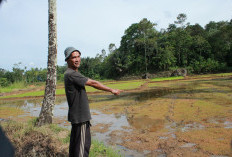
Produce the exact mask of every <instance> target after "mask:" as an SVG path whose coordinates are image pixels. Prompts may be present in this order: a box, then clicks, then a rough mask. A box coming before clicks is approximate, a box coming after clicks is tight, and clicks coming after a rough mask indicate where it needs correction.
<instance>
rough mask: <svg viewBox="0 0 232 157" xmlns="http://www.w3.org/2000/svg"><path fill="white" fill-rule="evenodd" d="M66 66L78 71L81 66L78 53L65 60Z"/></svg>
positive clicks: (75, 52)
mask: <svg viewBox="0 0 232 157" xmlns="http://www.w3.org/2000/svg"><path fill="white" fill-rule="evenodd" d="M67 63H68V66H69V67H72V68H73V69H78V68H79V67H80V64H81V55H80V53H79V52H77V51H74V52H73V53H72V54H71V55H70V57H69V59H68V60H67Z"/></svg>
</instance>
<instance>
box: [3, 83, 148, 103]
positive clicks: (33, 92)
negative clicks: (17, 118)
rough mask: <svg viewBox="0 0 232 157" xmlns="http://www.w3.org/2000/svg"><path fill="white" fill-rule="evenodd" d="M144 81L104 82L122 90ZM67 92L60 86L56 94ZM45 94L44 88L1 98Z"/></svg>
mask: <svg viewBox="0 0 232 157" xmlns="http://www.w3.org/2000/svg"><path fill="white" fill-rule="evenodd" d="M143 83H144V81H143V80H140V81H124V82H120V81H119V82H115V83H109V82H108V84H107V82H105V83H104V84H106V85H107V86H108V87H110V88H116V89H120V90H129V89H136V88H139V87H140V86H141V85H142V84H143ZM86 91H87V92H96V91H99V90H97V89H95V88H93V87H90V86H86ZM64 94H65V89H64V88H59V89H57V90H56V95H64ZM43 95H44V90H41V91H31V92H26V93H22V94H16V95H8V96H3V97H0V99H1V98H14V97H19V98H22V97H29V96H32V97H33V96H43Z"/></svg>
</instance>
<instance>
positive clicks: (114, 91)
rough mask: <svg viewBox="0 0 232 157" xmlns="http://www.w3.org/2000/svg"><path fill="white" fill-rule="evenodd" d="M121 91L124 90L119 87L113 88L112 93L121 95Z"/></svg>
mask: <svg viewBox="0 0 232 157" xmlns="http://www.w3.org/2000/svg"><path fill="white" fill-rule="evenodd" d="M121 92H122V91H121V90H118V89H113V90H112V91H111V93H112V94H114V95H119V94H120V93H121Z"/></svg>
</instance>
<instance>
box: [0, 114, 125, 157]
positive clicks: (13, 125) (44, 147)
mask: <svg viewBox="0 0 232 157" xmlns="http://www.w3.org/2000/svg"><path fill="white" fill-rule="evenodd" d="M35 122H36V118H32V119H31V120H29V121H28V122H26V123H22V122H15V121H8V122H0V124H1V127H2V128H3V130H4V132H5V134H6V135H7V136H8V138H9V140H10V141H11V142H12V144H13V145H14V146H15V148H16V152H15V153H16V154H15V156H31V155H32V156H33V155H36V154H35V152H36V153H39V154H37V155H36V156H68V146H69V140H70V131H69V130H68V129H65V128H61V127H59V126H58V125H56V124H51V125H44V126H41V127H35V126H34V124H35ZM103 156H105V157H119V156H121V155H120V154H119V153H118V151H116V150H114V149H113V148H111V147H108V146H105V145H104V144H103V143H101V142H98V141H96V140H93V141H92V145H91V149H90V157H103Z"/></svg>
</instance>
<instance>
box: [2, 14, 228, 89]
mask: <svg viewBox="0 0 232 157" xmlns="http://www.w3.org/2000/svg"><path fill="white" fill-rule="evenodd" d="M186 20H187V16H186V15H185V14H183V13H182V14H179V15H178V16H177V19H176V21H174V22H173V24H170V25H169V26H168V28H167V29H161V30H160V31H158V30H157V29H156V24H155V23H152V22H151V21H149V20H147V19H146V18H144V19H142V20H141V21H140V22H139V23H134V24H132V25H131V26H129V28H127V29H126V30H125V33H124V35H123V36H122V38H121V43H120V46H119V47H118V48H117V47H116V46H115V44H113V43H111V44H110V45H109V48H108V51H109V54H108V55H107V54H106V51H105V50H104V49H103V50H102V52H101V53H99V54H97V55H96V56H95V57H85V58H82V63H81V66H80V71H81V72H82V73H83V74H84V75H85V76H87V77H90V78H94V79H106V78H107V79H117V78H120V77H123V76H130V75H142V74H145V73H156V72H159V71H166V70H174V69H178V68H185V69H187V70H188V73H212V72H225V71H231V70H232V49H231V44H232V20H230V21H229V22H228V21H220V22H214V21H211V22H209V23H208V24H206V25H205V26H204V27H202V26H201V25H199V24H194V25H191V24H190V23H188V22H186ZM65 69H66V66H58V67H57V78H58V80H60V81H62V80H63V77H64V76H63V73H64V71H65ZM46 74H47V71H46V69H38V68H34V69H30V70H27V69H26V68H24V69H23V68H19V66H18V65H17V64H16V65H15V66H14V67H13V71H12V72H9V71H6V70H4V69H0V85H1V86H6V85H7V84H9V83H13V82H15V81H25V82H26V83H33V82H38V81H45V80H46Z"/></svg>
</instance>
